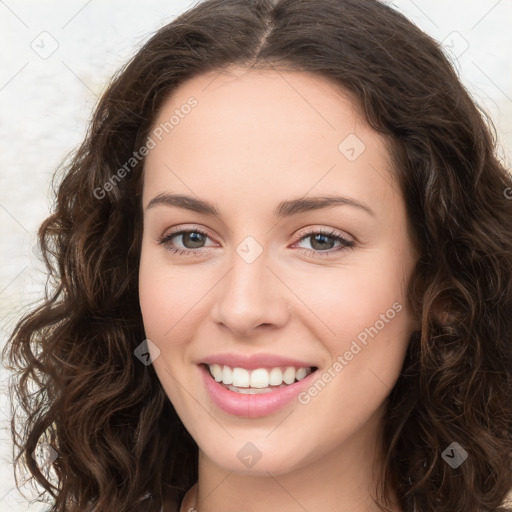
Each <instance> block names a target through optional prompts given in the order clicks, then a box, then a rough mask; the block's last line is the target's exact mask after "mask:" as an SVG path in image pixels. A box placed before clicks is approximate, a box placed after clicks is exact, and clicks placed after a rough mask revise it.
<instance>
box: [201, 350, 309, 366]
mask: <svg viewBox="0 0 512 512" xmlns="http://www.w3.org/2000/svg"><path fill="white" fill-rule="evenodd" d="M199 362H200V363H204V364H215V363H217V364H220V365H226V366H230V367H231V368H246V369H247V370H255V369H256V368H274V367H278V366H293V367H295V368H310V367H312V366H317V365H314V364H312V363H308V362H305V361H299V360H298V359H291V358H289V357H281V356H276V355H273V354H252V355H243V354H229V353H223V354H214V355H212V356H209V357H205V358H204V359H202V360H201V361H199Z"/></svg>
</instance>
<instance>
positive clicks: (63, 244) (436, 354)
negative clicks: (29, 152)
mask: <svg viewBox="0 0 512 512" xmlns="http://www.w3.org/2000/svg"><path fill="white" fill-rule="evenodd" d="M232 65H237V66H240V67H243V68H246V69H249V68H258V69H263V70H265V69H266V70H268V69H274V70H293V71H303V72H305V73H309V74H311V75H313V76H318V77H322V78H324V79H327V80H329V81H330V82H331V83H333V84H335V85H336V86H337V87H339V88H340V89H342V90H343V91H344V92H345V93H347V94H349V95H350V97H351V98H352V99H353V101H354V102H355V104H356V105H357V106H358V107H359V108H360V110H361V112H362V113H363V115H364V117H365V119H366V120H367V122H368V123H369V125H370V126H371V127H372V128H373V129H374V130H376V131H377V132H378V133H379V134H382V135H383V136H385V137H387V140H389V141H390V143H389V151H390V155H391V156H392V161H393V164H394V173H395V178H396V183H397V186H398V187H399V188H400V191H401V193H402V195H403V197H404V199H405V204H406V209H407V215H408V222H409V230H410V236H411V240H412V241H413V242H414V245H415V246H416V247H417V248H418V249H419V251H420V254H421V255H420V257H419V259H418V261H417V264H416V266H415V268H414V271H413V274H412V277H411V279H410V283H409V286H408V290H407V294H408V295H407V298H408V301H409V303H410V307H411V311H412V312H413V313H414V314H416V315H418V318H420V319H421V331H416V332H414V333H413V335H412V336H411V338H410V341H409V348H408V352H407V355H406V358H405V361H404V364H403V368H402V371H401V374H400V376H399V378H398V380H397V382H396V384H395V386H394V387H393V389H392V391H391V392H390V395H389V396H388V399H387V409H386V414H385V417H384V420H383V424H382V432H383V438H384V442H385V444H384V446H385V466H386V473H385V486H384V493H383V495H382V499H383V502H386V503H387V498H388V495H387V491H386V489H387V487H388V484H389V485H393V486H394V487H395V488H396V489H397V496H398V499H399V503H400V505H401V507H402V508H403V510H405V511H407V512H409V511H410V512H412V510H413V504H414V503H415V506H416V511H417V512H426V511H431V510H436V511H437V512H455V511H464V512H477V511H478V512H482V511H497V512H510V511H511V510H512V508H509V507H507V506H506V503H505V502H506V497H507V493H508V492H509V491H510V489H511V487H512V465H511V448H512V284H511V283H512V200H510V192H512V178H511V176H510V174H509V173H508V172H507V170H506V168H505V166H504V164H503V163H502V162H500V160H499V158H498V157H497V151H496V149H497V137H496V130H495V128H494V125H493V123H492V121H491V120H490V118H489V117H488V115H487V114H486V113H485V112H484V111H483V110H482V109H481V108H480V107H479V106H478V105H477V104H476V103H475V102H474V101H473V100H472V99H471V97H470V94H469V93H468V92H467V90H466V89H465V88H464V86H463V85H462V84H461V82H460V80H459V78H458V76H457V74H456V72H455V71H454V69H453V67H452V65H451V63H450V61H449V59H447V57H446V56H445V54H444V52H443V50H442V48H441V46H440V44H439V43H438V42H437V41H435V40H434V39H433V38H431V37H429V36H428V35H426V34H425V33H424V32H422V31H421V30H420V29H419V28H418V27H416V26H415V25H414V24H413V23H411V22H410V21H409V20H408V19H407V18H406V17H405V16H403V15H402V14H400V13H399V12H397V11H395V10H394V9H392V8H391V7H389V6H387V5H385V4H383V3H381V2H379V1H377V0H315V1H313V0H301V1H298V0H206V1H203V2H200V3H198V4H197V5H195V6H194V7H193V8H191V9H190V10H188V11H187V12H185V13H183V14H181V15H180V16H178V17H177V18H175V19H174V20H173V21H172V22H171V23H169V24H168V25H166V26H164V27H163V28H161V29H160V30H158V31H157V32H156V33H155V34H154V35H153V37H151V38H150V39H149V40H148V41H147V42H146V43H145V44H144V45H143V46H142V48H141V49H140V50H139V51H138V52H137V53H136V54H135V55H134V57H133V58H132V59H131V60H130V62H128V63H127V64H126V65H125V66H124V67H123V68H122V69H121V70H119V71H118V73H116V75H115V76H114V77H113V78H112V80H111V82H110V83H109V84H108V87H107V88H106V90H105V92H104V93H103V95H102V97H101V98H100V100H99V102H98V104H97V106H96V108H95V111H94V115H93V118H92V120H91V123H90V125H89V128H88V131H87V134H86V137H85V140H84V141H83V143H82V144H81V145H80V147H79V148H78V149H77V150H76V151H74V152H73V153H72V154H71V155H70V156H69V157H68V158H67V159H65V161H64V162H63V163H62V165H61V166H60V168H59V169H58V171H62V172H61V174H62V176H61V177H59V180H60V181H59V184H58V189H57V191H56V199H55V205H54V207H53V209H52V212H51V215H50V216H49V217H48V218H47V219H46V220H45V221H44V222H43V223H42V224H41V226H40V228H39V233H38V236H39V244H40V247H41V250H42V253H43V256H44V260H45V264H46V267H47V272H48V283H47V287H46V290H45V298H44V300H43V301H42V302H41V303H40V304H39V305H37V307H34V308H33V309H32V310H31V311H29V312H28V313H27V314H25V315H24V316H23V317H22V318H21V319H20V320H19V321H18V323H17V325H16V327H15V329H14V331H13V333H12V334H11V336H10V338H9V342H8V345H7V347H6V349H4V358H8V360H9V364H10V366H8V367H9V368H10V369H11V370H15V373H14V376H15V378H13V379H12V381H13V382H12V383H11V386H10V393H11V400H12V403H13V404H14V403H15V405H13V410H14V409H15V411H14V412H13V418H12V422H11V431H12V436H13V440H14V443H15V451H16V452H17V455H16V457H15V464H16V466H15V467H16V468H17V469H19V470H21V469H25V470H28V472H29V473H30V479H31V481H33V480H35V481H36V482H37V483H38V484H40V485H41V486H42V487H43V488H44V490H45V491H42V493H41V495H42V494H45V493H46V492H48V493H49V494H51V496H52V498H53V500H54V502H53V503H52V508H51V511H50V512H64V511H72V512H83V511H86V510H90V509H91V508H94V510H95V511H97V512H107V511H108V512H111V511H112V510H115V511H117V512H130V511H134V510H141V508H140V507H142V505H144V506H145V508H144V510H147V511H160V509H161V507H162V505H163V504H164V503H166V502H167V501H168V500H170V499H171V497H172V496H174V495H176V496H177V497H178V499H179V500H181V499H182V498H183V496H184V494H185V492H186V490H187V489H188V488H190V487H191V486H192V485H193V484H194V483H195V481H196V480H197V476H198V475H197V456H198V448H197V445H196V443H195V442H194V440H193V439H192V437H191V436H190V434H189V433H188V432H187V431H186V429H185V428H184V426H183V424H182V422H181V421H180V418H179V417H178V415H177V414H176V411H175V410H174V408H173V406H172V403H171V402H170V401H169V399H168V397H167V396H166V394H165V392H164V390H163V388H162V386H161V384H160V383H159V380H158V378H157V375H156V373H155V371H154V369H153V367H152V365H148V366H146V365H143V364H140V362H139V361H138V360H137V359H136V358H135V357H134V350H135V349H136V347H137V346H138V345H139V344H140V343H141V340H143V339H144V338H145V336H144V328H143V323H142V317H141V311H140V307H139V298H138V282H137V279H138V265H139V254H140V243H141V234H142V222H141V220H142V211H141V188H142V179H143V178H142V177H143V172H142V171H143V166H144V157H141V156H140V154H139V152H138V149H139V148H141V147H143V146H144V144H145V143H146V141H147V140H148V137H149V134H150V130H151V128H152V126H153V123H154V121H155V119H156V117H157V115H158V112H159V109H161V107H162V105H163V103H164V102H165V100H166V99H167V98H168V97H169V95H170V94H171V93H172V92H173V91H174V90H175V89H176V88H177V87H179V86H180V85H181V84H183V83H184V82H185V81H186V80H188V79H190V78H192V77H195V76H198V75H200V74H202V73H205V72H209V71H217V70H218V71H220V70H223V69H226V68H227V67H229V66H232ZM127 162H130V167H129V168H127V165H126V163H127ZM121 169H124V172H123V173H121V172H120V171H121ZM58 174H59V172H57V173H56V175H55V178H57V176H58ZM507 192H508V193H507ZM15 401H16V402H15ZM42 440H46V442H47V443H48V444H49V445H50V446H51V447H52V448H53V449H54V450H55V451H56V453H57V454H58V457H57V458H55V460H53V462H52V464H51V468H52V471H53V473H52V475H50V474H47V475H43V473H42V472H41V470H40V468H39V466H38V465H37V464H36V461H35V460H34V459H33V458H32V457H31V456H30V454H32V453H33V452H34V450H36V448H37V446H38V445H39V443H41V441H42ZM454 442H456V443H458V444H459V445H460V446H461V447H463V448H465V450H466V451H467V452H468V457H467V459H466V460H465V462H464V463H463V464H461V465H459V466H458V467H456V468H453V467H451V466H450V465H448V464H447V463H446V462H445V460H443V451H444V450H446V449H447V447H449V446H450V445H451V443H454ZM15 476H16V470H15ZM17 483H18V479H17ZM148 495H150V496H151V499H150V500H147V499H146V500H144V498H145V497H147V496H148ZM379 508H380V509H381V510H389V509H387V508H385V507H384V506H383V505H381V504H380V503H379Z"/></svg>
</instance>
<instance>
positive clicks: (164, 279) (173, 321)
mask: <svg viewBox="0 0 512 512" xmlns="http://www.w3.org/2000/svg"><path fill="white" fill-rule="evenodd" d="M207 277H208V276H207V275H206V274H205V273H204V272H202V273H201V272H199V271H198V270H197V269H196V268H195V266H194V265H190V266H183V267H180V266H173V265H171V264H170V263H169V261H167V259H166V257H165V254H163V255H162V254H159V251H157V250H154V249H152V248H150V249H149V250H148V249H145V248H144V247H143V250H142V252H141V260H140V267H139V303H140V308H141V312H142V317H143V321H144V328H145V331H146V335H147V337H148V338H149V339H152V338H153V339H154V341H155V342H156V343H158V344H167V345H168V344H169V342H171V341H172V340H182V339H183V340H185V339H186V334H185V332H184V330H185V329H186V326H187V325H190V324H192V325H193V324H194V322H195V321H196V318H195V317H197V315H198V314H199V309H200V306H201V298H202V297H204V296H205V295H206V294H207V292H208V289H209V288H210V287H211V284H209V282H208V280H207Z"/></svg>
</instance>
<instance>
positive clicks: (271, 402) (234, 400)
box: [199, 364, 316, 418]
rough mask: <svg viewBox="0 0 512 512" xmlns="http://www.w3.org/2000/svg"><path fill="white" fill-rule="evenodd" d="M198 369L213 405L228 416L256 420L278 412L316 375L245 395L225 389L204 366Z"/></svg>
mask: <svg viewBox="0 0 512 512" xmlns="http://www.w3.org/2000/svg"><path fill="white" fill-rule="evenodd" d="M288 366H294V365H288ZM260 368H261V366H260ZM199 369H200V371H201V373H202V378H203V380H204V384H205V386H206V389H207V391H208V394H209V395H210V398H211V400H212V401H213V403H214V404H215V405H216V406H217V407H219V408H220V409H222V410H223V411H224V412H227V413H228V414H233V415H235V416H242V417H245V418H258V417H260V416H267V415H268V414H272V413H274V412H276V411H279V410H280V409H282V408H283V407H285V406H286V405H287V404H289V403H290V402H291V401H292V400H293V399H294V398H295V397H296V396H297V395H298V394H299V393H300V392H301V391H303V390H304V389H306V388H307V387H308V386H310V385H311V382H312V379H313V375H315V374H316V372H311V373H310V374H309V375H307V376H306V377H304V378H303V379H302V380H299V381H298V382H295V383H294V384H290V385H289V386H286V387H284V388H279V389H276V390H275V391H272V392H270V393H261V394H257V395H246V394H242V393H236V392H235V391H230V390H229V389H226V388H225V387H224V386H222V385H221V384H220V383H218V382H217V381H216V380H215V379H214V378H213V377H212V376H211V374H210V370H209V369H208V367H207V366H205V365H204V364H200V365H199Z"/></svg>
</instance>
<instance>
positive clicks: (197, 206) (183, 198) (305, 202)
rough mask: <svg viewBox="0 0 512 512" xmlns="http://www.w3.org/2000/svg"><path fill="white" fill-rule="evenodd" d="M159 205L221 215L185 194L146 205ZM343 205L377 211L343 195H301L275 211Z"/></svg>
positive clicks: (282, 213) (281, 213)
mask: <svg viewBox="0 0 512 512" xmlns="http://www.w3.org/2000/svg"><path fill="white" fill-rule="evenodd" d="M157 205H165V206H176V207H178V208H184V209H186V210H190V211H193V212H197V213H202V214H204V215H211V216H214V217H221V214H220V211H219V210H218V208H217V207H216V206H215V205H213V204H212V203H209V202H208V201H204V200H202V199H197V198H195V197H192V196H187V195H184V194H166V193H161V194H158V195H157V196H155V197H154V198H153V199H151V201H150V202H149V203H148V205H147V206H146V210H148V209H149V208H153V207H155V206H157ZM342 205H348V206H353V207H355V208H359V209H361V210H364V211H366V212H367V213H369V214H370V215H372V216H374V217H375V212H374V211H373V210H372V209H371V208H370V207H369V206H367V205H366V204H364V203H362V202H361V201H357V200H356V199H352V198H350V197H343V196H319V197H301V198H299V199H291V200H288V201H283V202H281V203H279V204H278V206H277V208H276V209H275V210H274V212H273V213H274V217H276V216H277V217H278V218H283V217H290V216H292V215H297V214H299V213H305V212H310V211H313V210H320V209H322V208H328V207H333V206H342Z"/></svg>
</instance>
